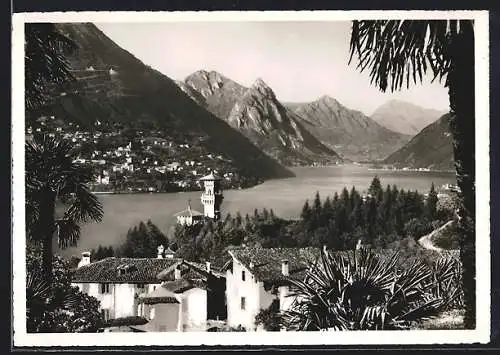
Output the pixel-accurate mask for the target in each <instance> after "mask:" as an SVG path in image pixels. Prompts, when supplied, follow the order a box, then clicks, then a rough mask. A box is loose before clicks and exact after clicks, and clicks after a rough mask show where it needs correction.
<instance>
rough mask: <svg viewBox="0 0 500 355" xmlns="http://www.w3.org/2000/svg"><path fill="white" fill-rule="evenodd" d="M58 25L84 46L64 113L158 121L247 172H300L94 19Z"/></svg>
mask: <svg viewBox="0 0 500 355" xmlns="http://www.w3.org/2000/svg"><path fill="white" fill-rule="evenodd" d="M57 27H58V29H59V30H60V31H62V32H63V33H65V34H66V35H68V36H69V37H70V38H72V39H73V40H74V41H75V42H76V43H77V45H78V47H79V48H78V49H77V51H76V52H75V53H74V54H72V55H70V56H69V57H68V58H69V61H70V66H71V68H72V71H73V73H74V75H75V76H76V78H77V81H76V83H73V84H71V85H70V86H69V87H65V88H64V89H62V90H66V91H65V92H64V93H60V95H58V96H57V95H55V96H54V102H53V108H54V110H55V113H56V115H57V116H58V117H65V118H67V119H69V120H74V121H78V122H80V123H85V122H84V121H92V120H101V121H103V120H104V121H116V122H121V123H125V124H127V125H132V126H141V127H142V126H148V127H149V126H151V125H154V126H158V127H159V128H160V129H161V130H162V131H163V132H164V133H165V134H166V135H167V136H171V135H174V136H176V137H177V138H179V139H182V137H186V136H195V137H196V141H197V142H199V143H197V144H200V146H202V147H204V149H207V150H208V151H209V152H213V153H217V154H223V155H224V156H225V157H227V158H228V159H229V160H230V161H232V163H233V164H234V166H235V168H237V170H238V171H239V172H241V173H242V174H247V175H252V176H257V177H259V178H262V179H269V178H279V177H291V176H294V174H293V173H292V172H291V171H290V170H288V169H286V168H284V167H283V166H281V165H280V164H279V163H278V162H277V161H275V160H273V159H271V158H270V157H268V156H267V155H265V154H264V153H262V152H261V151H260V150H259V149H258V148H256V147H255V146H254V145H253V144H252V143H251V142H250V141H249V140H248V139H247V138H246V137H245V136H243V135H242V134H241V133H239V132H237V131H235V130H234V129H232V128H231V127H230V126H229V125H228V124H227V123H225V122H223V121H221V120H220V119H218V118H217V117H216V116H214V115H213V114H212V113H210V112H209V111H207V110H206V109H204V108H203V107H201V106H200V105H199V104H197V103H196V102H195V101H193V99H192V98H190V96H189V95H188V94H186V93H185V92H184V91H183V90H182V89H181V88H179V86H178V84H176V83H175V82H174V81H173V80H172V79H171V78H169V77H167V76H166V75H164V74H162V73H160V72H159V71H157V70H154V69H152V68H151V67H149V66H147V65H145V64H144V63H142V62H141V61H140V60H139V59H137V58H136V57H134V56H133V55H132V54H131V53H129V52H128V51H126V50H125V49H123V48H121V47H120V46H118V45H117V44H116V43H115V42H113V41H112V40H111V39H110V38H108V37H107V36H106V35H105V34H104V33H103V32H102V31H100V30H99V29H98V28H97V27H96V26H95V25H93V24H92V23H66V24H63V23H61V24H57ZM62 94H64V95H62ZM87 123H88V124H90V125H92V122H87Z"/></svg>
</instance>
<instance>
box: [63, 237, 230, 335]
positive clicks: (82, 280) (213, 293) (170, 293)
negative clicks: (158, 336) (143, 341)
mask: <svg viewBox="0 0 500 355" xmlns="http://www.w3.org/2000/svg"><path fill="white" fill-rule="evenodd" d="M169 251H170V252H171V250H170V249H167V250H166V251H165V248H164V247H163V246H161V245H160V246H159V247H158V256H157V258H156V259H154V258H106V259H104V260H101V261H98V262H95V263H91V262H90V253H89V252H84V253H82V259H81V261H80V263H79V264H78V268H77V269H76V270H75V272H74V274H73V280H72V284H73V286H77V287H78V288H79V289H80V290H81V291H82V292H85V293H87V294H88V295H90V296H94V297H95V298H97V299H98V300H99V301H100V302H101V312H102V314H103V315H104V318H105V319H106V320H108V321H109V320H120V319H122V318H126V317H133V316H139V317H142V318H144V319H145V321H146V322H147V323H145V324H143V325H140V326H139V325H135V326H133V325H130V328H133V329H134V330H136V331H143V332H144V331H146V332H150V331H203V330H206V329H207V328H208V327H209V324H210V321H209V320H210V319H215V318H219V316H221V317H224V318H225V314H226V312H225V303H224V290H225V279H224V275H223V274H221V273H220V272H218V271H217V270H213V269H212V268H211V267H210V264H209V263H207V264H206V265H202V264H197V263H191V262H185V261H184V260H182V259H179V258H174V257H168V256H167V257H166V258H165V257H164V254H168V253H169ZM207 285H209V289H210V290H209V291H207ZM221 286H222V287H223V288H221ZM221 290H222V292H221ZM214 298H215V301H214ZM220 301H222V305H223V306H224V309H223V310H222V312H221V310H220V303H221V302H220ZM214 306H215V307H214ZM217 307H218V308H217Z"/></svg>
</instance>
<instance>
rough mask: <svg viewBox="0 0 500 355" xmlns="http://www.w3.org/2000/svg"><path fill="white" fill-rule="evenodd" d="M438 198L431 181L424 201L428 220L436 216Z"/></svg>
mask: <svg viewBox="0 0 500 355" xmlns="http://www.w3.org/2000/svg"><path fill="white" fill-rule="evenodd" d="M438 200H439V199H438V195H437V192H436V190H435V189H434V183H432V185H431V189H430V190H429V194H428V195H427V200H426V202H425V210H426V214H427V218H429V221H433V220H434V219H435V218H436V212H437V203H438Z"/></svg>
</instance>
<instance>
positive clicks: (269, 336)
mask: <svg viewBox="0 0 500 355" xmlns="http://www.w3.org/2000/svg"><path fill="white" fill-rule="evenodd" d="M401 18H404V19H464V18H470V19H474V20H475V38H476V41H475V55H476V72H475V76H476V153H475V154H476V210H477V216H476V231H477V233H476V234H477V237H476V238H477V243H476V260H477V263H476V272H477V277H476V280H477V290H476V299H477V303H476V304H477V328H476V329H475V330H440V331H432V330H430V331H429V330H427V331H426V330H415V331H366V332H363V334H362V335H361V334H360V333H359V332H335V333H331V332H279V333H276V332H258V333H252V332H245V333H238V332H228V333H193V332H191V333H105V334H100V335H96V334H27V333H26V317H25V314H26V302H25V299H26V288H25V284H26V265H25V240H26V235H25V228H24V225H25V208H24V201H25V190H24V23H26V22H167V21H174V22H175V21H200V22H208V21H349V20H354V19H401ZM488 23H489V19H488V12H487V11H242V12H237V11H231V12H229V11H215V12H202V11H200V12H53V13H18V14H14V15H13V17H12V28H13V31H12V74H13V75H12V78H13V79H12V142H11V143H12V175H13V181H12V191H13V196H12V201H13V208H12V221H13V229H12V230H13V238H12V240H13V248H12V254H13V255H12V257H13V268H12V270H13V331H14V339H13V340H14V345H15V346H34V347H36V346H148V345H149V346H151V345H158V346H186V345H191V346H193V345H317V344H325V345H326V344H331V345H337V344H338V345H376V344H462V343H473V342H479V343H487V342H489V340H490V280H491V278H490V227H489V220H490V209H489V201H490V191H489V186H490V184H489V177H490V171H489V166H490V163H489V26H488ZM346 56H347V54H346ZM486 137H488V139H487V138H486Z"/></svg>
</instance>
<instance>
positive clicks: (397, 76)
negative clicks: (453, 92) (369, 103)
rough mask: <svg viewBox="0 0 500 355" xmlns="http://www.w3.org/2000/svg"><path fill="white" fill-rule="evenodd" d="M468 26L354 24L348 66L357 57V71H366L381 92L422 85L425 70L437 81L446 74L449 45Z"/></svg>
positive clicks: (453, 22)
mask: <svg viewBox="0 0 500 355" xmlns="http://www.w3.org/2000/svg"><path fill="white" fill-rule="evenodd" d="M470 26H473V22H472V21H466V20H461V21H456V20H425V21H424V20H363V21H354V22H353V25H352V30H351V40H350V55H349V64H350V63H351V62H352V60H353V58H354V57H357V59H358V64H357V68H359V69H360V71H364V70H365V69H367V68H370V80H371V83H372V84H375V85H376V86H377V87H378V88H379V89H380V90H382V91H384V92H385V91H386V90H387V89H388V88H390V90H391V91H395V90H399V89H401V87H402V85H403V82H406V87H407V88H408V87H409V86H410V82H411V81H412V82H413V83H414V84H416V83H419V82H422V80H423V77H424V75H425V74H426V73H427V70H428V69H430V70H431V71H432V74H433V80H435V79H438V80H440V81H441V80H443V79H444V78H445V77H446V75H447V73H448V72H449V70H450V65H451V60H452V58H451V57H450V56H449V55H448V53H449V50H448V49H449V46H450V42H451V41H452V40H453V39H454V38H456V37H457V34H458V33H459V32H460V31H463V30H464V28H465V27H470Z"/></svg>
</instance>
